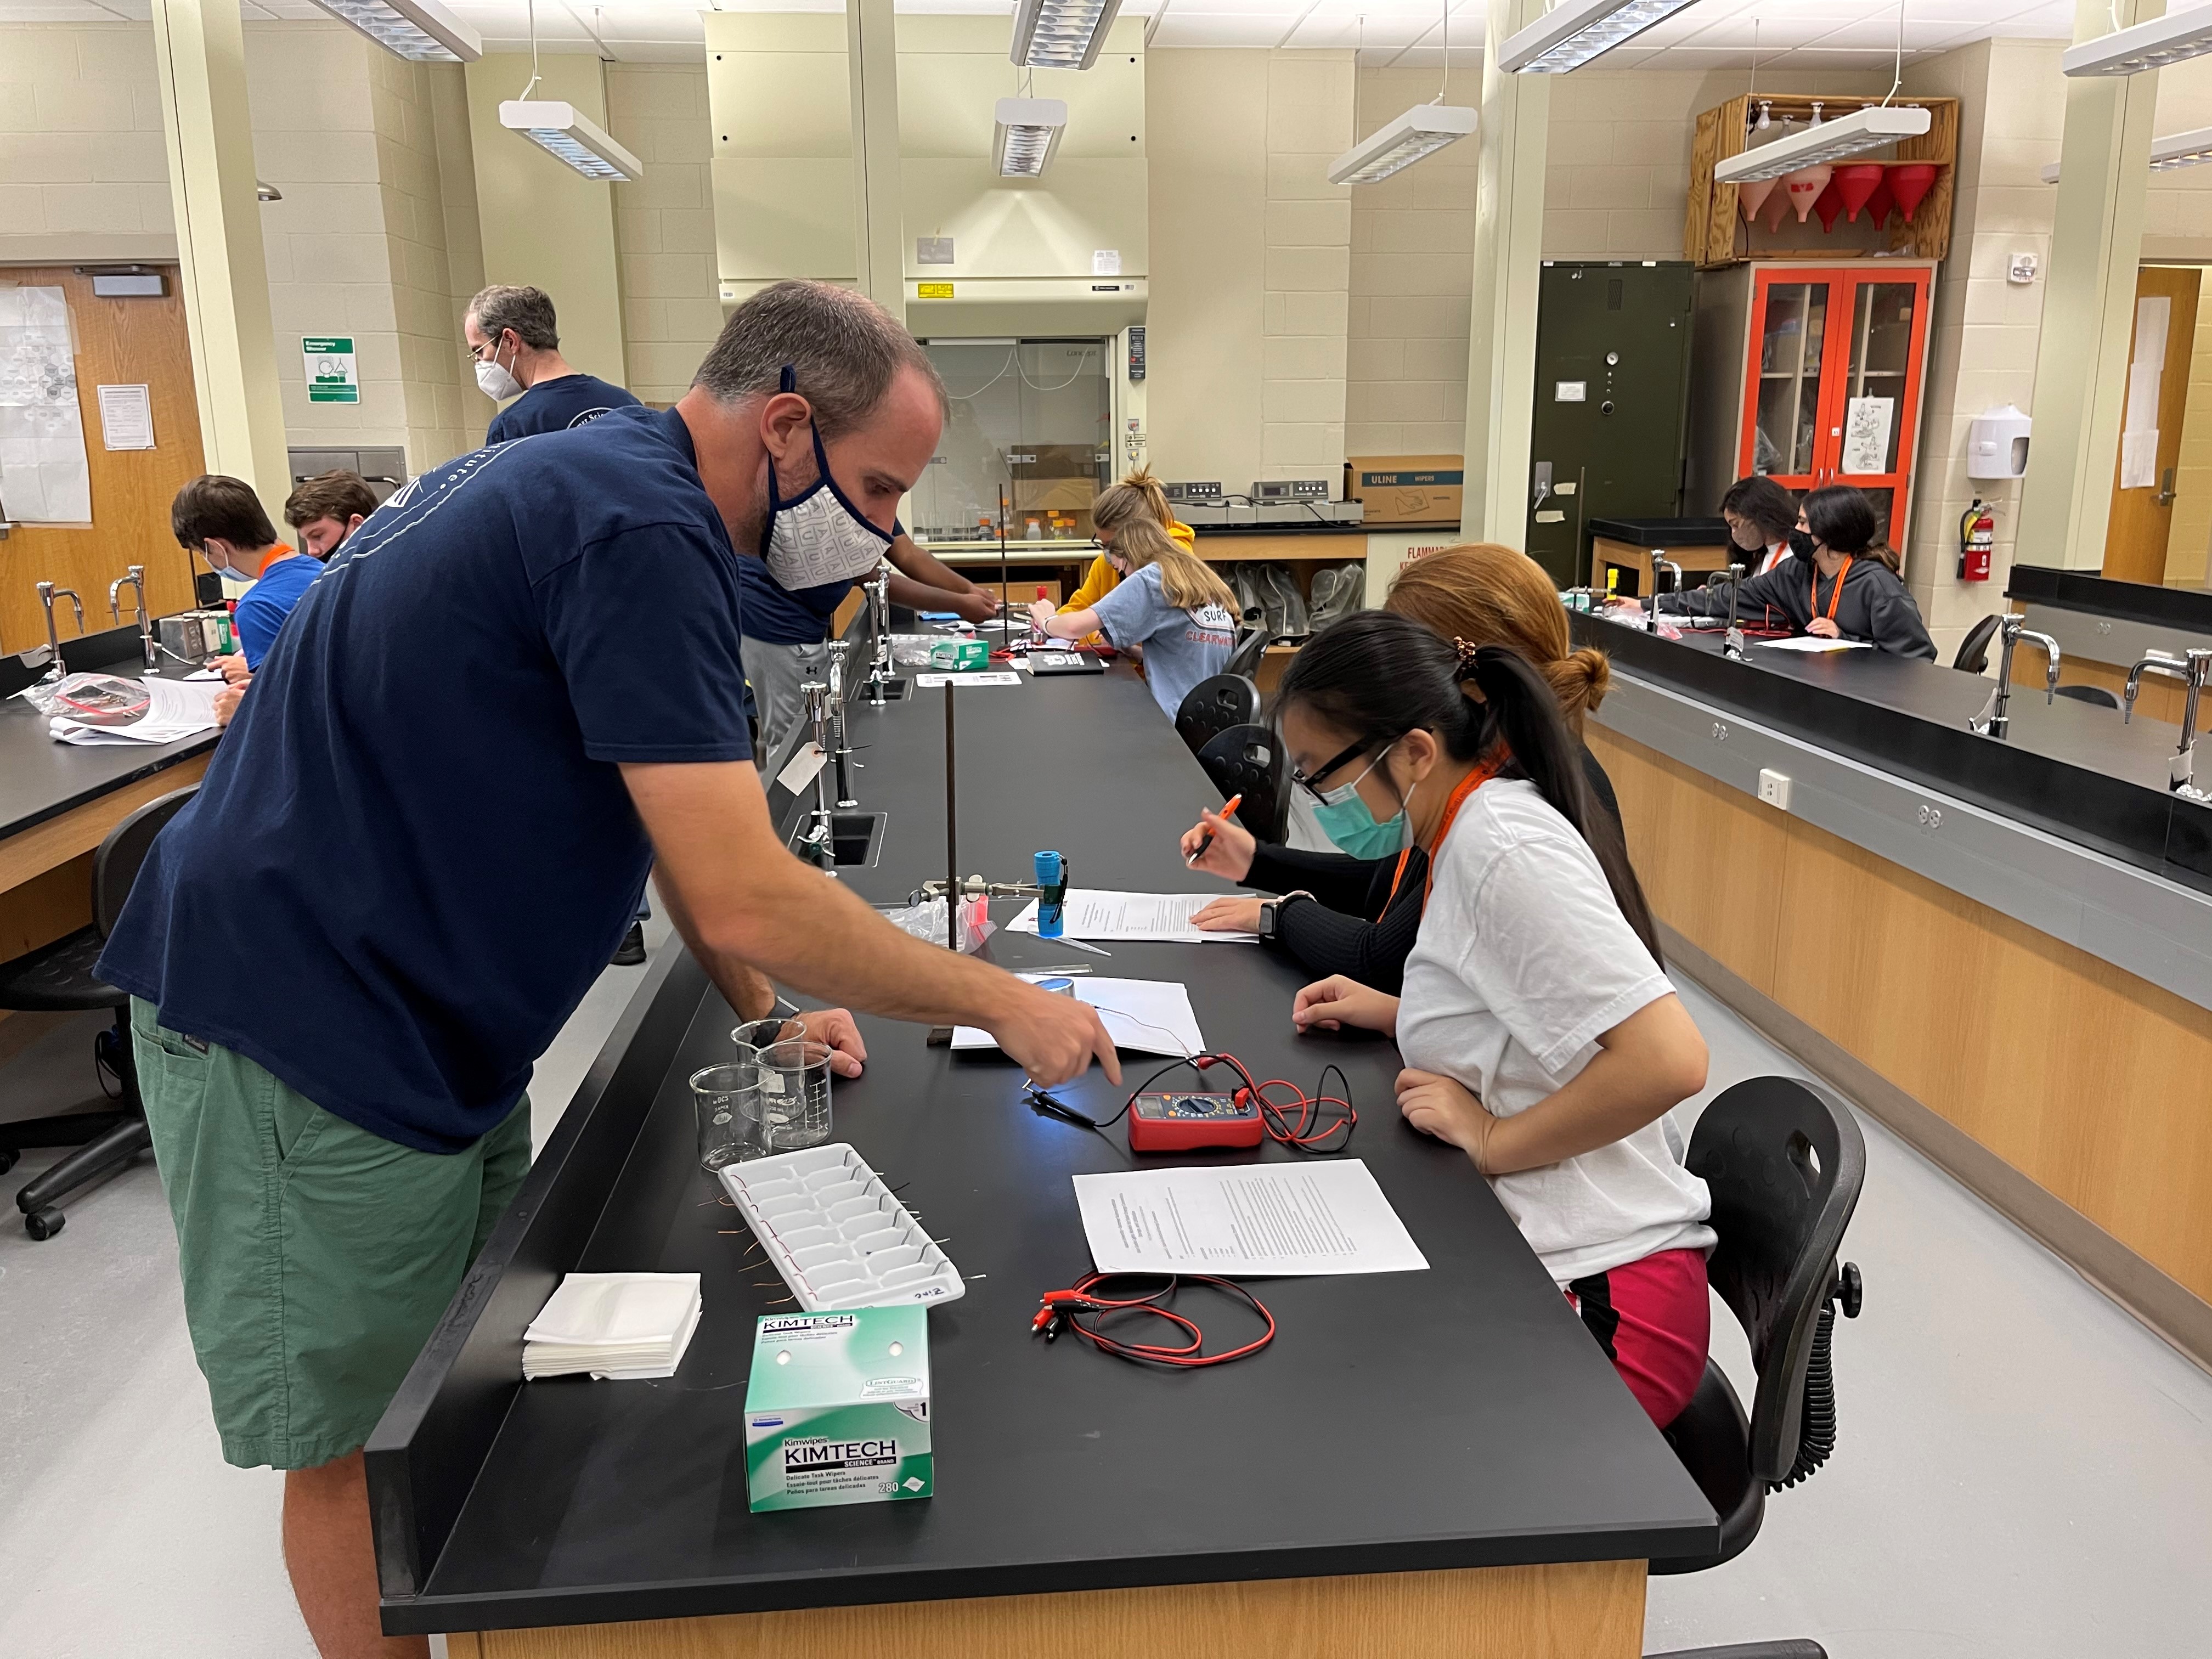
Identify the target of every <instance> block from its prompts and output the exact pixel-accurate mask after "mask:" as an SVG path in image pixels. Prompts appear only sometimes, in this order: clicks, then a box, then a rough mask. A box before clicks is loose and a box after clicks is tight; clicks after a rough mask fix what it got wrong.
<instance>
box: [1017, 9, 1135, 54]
mask: <svg viewBox="0 0 2212 1659" xmlns="http://www.w3.org/2000/svg"><path fill="white" fill-rule="evenodd" d="M1120 13H1121V0H1021V3H1020V4H1019V5H1018V6H1017V7H1016V8H1015V9H1014V43H1013V46H1012V48H1011V49H1010V50H1009V51H1008V52H1007V53H1006V57H1007V58H1008V59H1009V60H1011V61H1012V62H1013V63H1017V64H1021V65H1022V66H1023V67H1024V69H1068V70H1087V69H1089V68H1090V67H1091V65H1092V64H1095V63H1097V61H1098V53H1099V51H1100V49H1101V48H1102V47H1103V46H1105V44H1106V32H1107V31H1108V30H1109V29H1110V28H1112V27H1114V19H1115V17H1116V16H1117V15H1120Z"/></svg>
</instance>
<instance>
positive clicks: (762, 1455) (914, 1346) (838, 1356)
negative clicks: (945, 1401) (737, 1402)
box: [745, 1304, 935, 1511]
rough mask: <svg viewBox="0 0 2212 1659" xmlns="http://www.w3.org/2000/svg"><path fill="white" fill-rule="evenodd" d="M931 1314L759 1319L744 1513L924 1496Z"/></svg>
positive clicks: (927, 1487) (887, 1311)
mask: <svg viewBox="0 0 2212 1659" xmlns="http://www.w3.org/2000/svg"><path fill="white" fill-rule="evenodd" d="M934 1480H935V1475H934V1466H933V1461H932V1459H931V1456H930V1449H929V1310H928V1309H927V1307H926V1306H922V1305H920V1304H916V1305H914V1306H909V1307H899V1308H854V1309H853V1310H850V1311H849V1312H846V1313H817V1314H768V1315H763V1316H762V1317H761V1319H760V1321H759V1322H758V1324H757V1326H756V1328H755V1329H754V1332H753V1369H752V1375H751V1376H750V1377H749V1378H748V1379H747V1380H746V1383H745V1488H746V1493H747V1496H748V1497H749V1498H750V1502H751V1507H752V1508H753V1509H754V1510H756V1511H757V1510H805V1509H818V1508H820V1507H822V1506H823V1505H824V1504H880V1503H884V1502H886V1501H888V1500H890V1499H891V1498H927V1497H928V1496H929V1495H930V1493H931V1492H932V1491H933V1490H934Z"/></svg>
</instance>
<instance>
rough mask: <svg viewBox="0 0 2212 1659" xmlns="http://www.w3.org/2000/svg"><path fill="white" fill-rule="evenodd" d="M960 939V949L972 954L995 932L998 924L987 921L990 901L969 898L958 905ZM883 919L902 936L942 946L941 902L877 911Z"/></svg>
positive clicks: (924, 902)
mask: <svg viewBox="0 0 2212 1659" xmlns="http://www.w3.org/2000/svg"><path fill="white" fill-rule="evenodd" d="M960 908H961V929H962V937H961V941H960V948H961V950H962V951H973V950H975V949H976V948H977V947H978V946H979V945H981V944H982V943H983V941H984V940H985V939H988V938H990V937H991V935H992V934H994V933H997V932H998V931H999V925H998V923H996V922H994V921H992V920H991V902H990V900H988V899H987V898H971V899H965V900H963V901H962V902H961V907H960ZM878 915H881V916H882V917H883V919H884V921H888V922H889V923H890V925H891V926H892V927H896V928H897V929H898V930H899V931H900V932H901V933H911V934H913V935H914V936H915V938H916V939H920V940H921V941H922V942H923V943H924V944H925V945H936V946H937V947H938V948H939V949H940V950H942V949H943V948H944V945H945V901H944V900H943V899H941V898H933V899H924V900H922V901H921V902H920V903H919V904H901V905H893V906H891V907H890V908H888V909H884V910H879V911H878Z"/></svg>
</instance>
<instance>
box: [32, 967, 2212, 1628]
mask: <svg viewBox="0 0 2212 1659" xmlns="http://www.w3.org/2000/svg"><path fill="white" fill-rule="evenodd" d="M653 933H654V937H655V939H656V940H657V939H658V938H659V934H660V933H661V927H660V926H659V925H658V924H656V925H655V927H654V929H653ZM638 978H639V974H638V972H637V970H635V969H611V970H609V972H608V973H607V975H605V977H603V978H602V980H601V981H600V982H599V986H598V987H596V988H595V989H594V991H593V992H592V995H591V997H590V998H589V999H588V1000H586V1003H585V1005H584V1006H583V1007H582V1008H580V1009H579V1010H578V1012H577V1014H576V1017H575V1018H574V1019H573V1020H572V1021H570V1023H569V1024H568V1028H567V1030H564V1031H563V1032H562V1036H561V1039H560V1041H559V1042H557V1043H556V1044H555V1046H554V1048H553V1049H552V1051H551V1052H550V1053H549V1054H547V1056H546V1058H545V1060H544V1062H543V1063H542V1064H541V1065H540V1066H539V1068H538V1080H537V1082H536V1083H535V1084H534V1085H533V1087H532V1096H533V1098H534V1100H535V1101H536V1103H537V1112H536V1122H535V1126H534V1127H536V1128H537V1131H538V1138H539V1139H541V1140H542V1139H544V1133H545V1131H546V1129H547V1128H548V1127H550V1123H551V1122H552V1121H553V1120H554V1118H555V1117H556V1116H557V1115H558V1112H559V1110H560V1108H561V1106H562V1104H564V1103H566V1101H567V1100H568V1096H569V1093H570V1092H571V1091H573V1089H574V1085H575V1083H576V1081H577V1080H578V1079H580V1077H581V1076H582V1074H583V1072H584V1069H585V1067H586V1066H587V1065H588V1064H589V1063H590V1061H591V1058H592V1054H595V1053H596V1052H597V1050H598V1048H599V1044H600V1042H602V1040H603V1039H604V1037H605V1034H606V1031H607V1030H608V1029H609V1027H610V1026H611V1024H613V1021H614V1019H615V1017H616V1016H617V1013H618V1012H620V1009H621V1007H622V1006H623V1002H624V1001H625V1000H627V999H628V996H629V992H630V990H631V988H632V987H634V986H635V984H636V983H637V981H638ZM1687 995H1688V996H1689V999H1690V1000H1691V1003H1692V1007H1693V1009H1694V1011H1695V1012H1696V1013H1697V1016H1698V1019H1699V1024H1701V1025H1702V1026H1703V1027H1704V1029H1705V1034H1706V1036H1707V1038H1708V1040H1709V1041H1710V1042H1711V1045H1712V1048H1713V1057H1714V1066H1713V1090H1714V1091H1718V1090H1719V1089H1720V1088H1722V1087H1724V1086H1725V1085H1727V1084H1729V1083H1730V1082H1733V1081H1735V1079H1739V1078H1742V1077H1747V1076H1753V1075H1757V1074H1759V1073H1767V1072H1777V1071H1779V1072H1785V1073H1787V1072H1794V1071H1796V1067H1795V1066H1793V1065H1792V1064H1791V1063H1790V1061H1789V1060H1787V1059H1785V1058H1784V1056H1783V1055H1781V1054H1778V1053H1777V1052H1776V1051H1775V1050H1774V1049H1772V1048H1770V1047H1769V1046H1768V1045H1767V1044H1766V1043H1765V1042H1762V1041H1761V1040H1760V1039H1759V1037H1758V1036H1756V1035H1755V1034H1754V1033H1753V1032H1752V1031H1751V1030H1749V1028H1747V1026H1745V1025H1744V1024H1742V1023H1741V1021H1739V1020H1737V1019H1736V1018H1735V1017H1734V1016H1733V1015H1731V1014H1730V1013H1729V1012H1727V1011H1726V1010H1725V1009H1723V1008H1722V1007H1720V1006H1718V1005H1717V1004H1716V1003H1714V1002H1712V1001H1711V1000H1710V999H1708V998H1705V997H1704V996H1703V995H1702V994H1699V993H1697V992H1696V991H1694V990H1692V991H1690V992H1688V993H1687ZM87 1048H88V1042H85V1041H80V1040H78V1039H77V1038H76V1036H72V1039H71V1041H70V1042H68V1043H64V1044H55V1043H53V1042H52V1041H51V1040H50V1041H49V1042H48V1043H46V1044H42V1045H41V1046H40V1048H37V1049H33V1050H32V1051H31V1052H30V1053H28V1054H25V1055H23V1056H21V1057H20V1058H19V1059H18V1060H16V1061H15V1062H14V1063H13V1064H12V1065H11V1066H9V1067H8V1068H7V1069H6V1070H5V1071H4V1072H0V1112H14V1113H15V1114H16V1115H23V1114H22V1112H21V1111H18V1110H17V1109H16V1108H15V1106H14V1104H13V1103H15V1102H18V1101H26V1100H30V1099H33V1097H34V1095H33V1085H35V1086H36V1094H35V1098H36V1099H37V1101H38V1104H37V1105H36V1107H35V1109H37V1110H40V1111H44V1110H50V1109H52V1105H51V1101H52V1098H53V1094H52V1091H53V1090H55V1089H64V1090H66V1089H72V1088H73V1089H75V1090H76V1091H77V1092H78V1093H80V1094H87V1095H88V1094H89V1093H90V1091H91V1087H92V1082H91V1077H90V1070H89V1064H88V1060H86V1059H85V1054H86V1049H87ZM1701 1104H1702V1102H1699V1103H1692V1104H1691V1105H1690V1106H1687V1107H1686V1108H1684V1109H1683V1116H1684V1119H1685V1125H1684V1127H1688V1124H1689V1121H1692V1120H1693V1119H1694V1117H1695V1115H1696V1112H1697V1110H1698V1109H1699V1105H1701ZM1867 1142H1868V1161H1869V1173H1868V1183H1867V1194H1866V1198H1865V1200H1864V1202H1863V1204H1862V1206H1860V1210H1859V1212H1858V1217H1857V1221H1856V1222H1855V1223H1854V1225H1853V1226H1852V1229H1851V1232H1850V1238H1849V1241H1848V1246H1847V1253H1848V1254H1849V1255H1850V1257H1851V1258H1852V1259H1854V1260H1856V1261H1858V1262H1859V1264H1860V1265H1861V1266H1862V1267H1863V1268H1864V1269H1865V1272H1866V1279H1867V1306H1866V1312H1865V1315H1864V1316H1863V1317H1862V1318H1861V1319H1860V1320H1859V1321H1858V1322H1857V1323H1856V1324H1846V1325H1844V1326H1843V1327H1842V1328H1841V1331H1840V1334H1839V1335H1838V1341H1837V1356H1838V1358H1837V1373H1838V1391H1839V1395H1840V1401H1841V1415H1842V1438H1841V1442H1840V1443H1839V1445H1838V1449H1837V1451H1836V1455H1835V1459H1834V1461H1833V1462H1831V1463H1830V1464H1829V1465H1828V1467H1827V1468H1826V1469H1824V1470H1822V1471H1821V1472H1820V1474H1818V1475H1816V1476H1815V1477H1814V1479H1813V1480H1811V1481H1810V1482H1808V1483H1807V1484H1806V1485H1804V1486H1800V1487H1798V1488H1796V1490H1795V1491H1791V1492H1784V1493H1781V1494H1779V1495H1778V1497H1776V1498H1774V1499H1773V1501H1772V1503H1771V1506H1770V1507H1769V1509H1768V1511H1767V1520H1766V1527H1765V1532H1764V1533H1763V1534H1761V1536H1760V1537H1759V1541H1757V1543H1756V1544H1754V1545H1753V1547H1752V1548H1751V1550H1750V1551H1749V1552H1748V1553H1746V1554H1745V1555H1744V1556H1743V1557H1742V1558H1741V1559H1739V1560H1737V1561H1735V1562H1734V1563H1732V1564H1731V1565H1729V1566H1726V1567H1723V1568H1721V1569H1719V1570H1718V1571H1714V1572H1711V1573H1706V1574H1704V1575H1701V1576H1699V1577H1690V1578H1672V1579H1659V1580H1655V1581H1654V1582H1653V1583H1652V1586H1651V1595H1650V1616H1649V1620H1648V1625H1647V1645H1648V1646H1649V1647H1650V1648H1651V1649H1653V1650H1668V1649H1672V1648H1678V1647H1683V1646H1687V1645H1690V1644H1699V1643H1716V1642H1734V1641H1749V1640H1754V1639H1758V1638H1769V1637H1777V1636H1785V1635H1787V1636H1811V1637H1815V1638H1819V1639H1820V1641H1822V1642H1824V1643H1826V1644H1827V1646H1828V1649H1829V1651H1830V1652H1831V1654H1832V1655H1833V1656H1834V1659H1936V1656H1942V1659H1981V1656H1988V1659H2000V1656H2002V1659H2081V1656H2086V1655H2107V1654H2110V1655H2138V1654H2140V1655H2152V1654H2158V1655H2166V1654H2181V1653H2190V1652H2202V1651H2203V1650H2204V1646H2203V1644H2204V1632H2203V1589H2204V1586H2205V1585H2206V1584H2207V1583H2212V1376H2206V1375H2205V1374H2204V1373H2203V1372H2202V1371H2200V1370H2197V1368H2196V1367H2194V1366H2193V1365H2191V1364H2189V1363H2188V1362H2187V1361H2185V1360H2184V1359H2182V1358H2180V1357H2179V1356H2178V1355H2176V1354H2175V1353H2174V1352H2172V1350H2170V1349H2169V1348H2167V1347H2166V1346H2165V1345H2164V1344H2163V1343H2161V1342H2160V1341H2159V1340H2157V1339H2156V1338H2154V1337H2153V1336H2151V1335H2150V1334H2148V1333H2147V1332H2145V1331H2144V1330H2143V1329H2142V1328H2141V1327H2140V1326H2138V1325H2136V1323H2135V1322H2133V1321H2132V1320H2130V1318H2129V1317H2128V1316H2126V1315H2124V1314H2123V1313H2121V1312H2120V1311H2119V1310H2118V1309H2116V1308H2115V1307H2114V1306H2113V1305H2112V1304H2111V1303H2109V1302H2107V1301H2106V1299H2105V1297H2102V1296H2101V1295H2100V1294H2099V1293H2098V1292H2097V1291H2094V1290H2093V1289H2092V1288H2090V1287H2089V1286H2088V1285H2085V1284H2084V1283H2083V1282H2082V1281H2081V1279H2078V1278H2076V1277H2075V1275H2074V1274H2073V1273H2071V1272H2070V1271H2069V1270H2068V1269H2067V1268H2066V1267H2064V1266H2063V1265H2062V1264H2060V1263H2059V1262H2058V1261H2056V1260H2054V1259H2053V1258H2052V1257H2051V1255H2049V1254H2048V1253H2047V1252H2045V1250H2044V1249H2042V1248H2041V1247H2040V1246H2039V1245H2037V1244H2035V1243H2033V1241H2031V1240H2029V1239H2027V1237H2024V1236H2022V1235H2021V1233H2020V1232H2019V1231H2017V1230H2016V1229H2015V1228H2014V1227H2012V1226H2011V1225H2009V1224H2008V1223H2007V1222H2005V1221H2003V1220H2002V1219H2001V1218H1998V1217H1996V1215H1995V1214H1993V1213H1992V1212H1990V1211H1989V1210H1988V1209H1987V1208H1986V1207H1984V1206H1983V1205H1982V1204H1980V1203H1979V1202H1978V1200H1974V1199H1973V1198H1972V1197H1970V1196H1968V1195H1967V1194H1965V1193H1963V1192H1961V1191H1960V1189H1959V1188H1958V1187H1957V1186H1956V1185H1955V1184H1954V1183H1953V1182H1951V1181H1950V1180H1949V1179H1948V1178H1947V1177H1946V1176H1943V1175H1942V1174H1941V1173H1940V1172H1938V1171H1937V1170H1935V1169H1933V1168H1932V1167H1931V1166H1930V1165H1929V1164H1927V1163H1926V1162H1925V1161H1924V1160H1923V1159H1922V1158H1919V1157H1918V1156H1917V1154H1916V1153H1914V1152H1911V1150H1910V1149H1908V1148H1906V1147H1905V1146H1903V1145H1902V1144H1901V1143H1899V1141H1898V1140H1897V1139H1895V1138H1894V1137H1893V1136H1891V1135H1889V1134H1888V1133H1886V1132H1885V1131H1883V1130H1882V1129H1881V1128H1880V1127H1878V1126H1875V1125H1874V1124H1872V1123H1869V1124H1868V1125H1867ZM44 1158H45V1155H37V1154H34V1155H33V1156H32V1157H30V1158H26V1160H25V1162H24V1163H23V1164H21V1165H19V1166H18V1173H17V1174H16V1175H15V1176H11V1177H10V1178H9V1180H8V1182H6V1183H5V1184H6V1185H7V1186H8V1187H9V1188H10V1189H11V1190H12V1188H13V1187H14V1186H15V1184H17V1182H18V1181H19V1180H20V1178H21V1174H24V1173H27V1172H29V1171H31V1170H35V1169H36V1168H37V1167H39V1165H40V1163H41V1162H43V1161H44ZM1717 1328H1718V1327H1717ZM1723 1337H1724V1338H1726V1339H1732V1340H1723V1341H1722V1342H1719V1343H1717V1352H1720V1353H1721V1354H1722V1356H1723V1363H1724V1364H1727V1365H1728V1366H1729V1369H1730V1370H1731V1372H1732V1374H1733V1375H1735V1377H1736V1378H1737V1381H1738V1384H1739V1387H1740V1388H1745V1389H1747V1384H1748V1376H1749V1364H1748V1361H1747V1358H1746V1357H1745V1355H1744V1352H1743V1346H1742V1343H1741V1338H1740V1336H1737V1335H1736V1334H1735V1330H1734V1328H1733V1325H1732V1324H1730V1325H1729V1327H1728V1328H1727V1329H1726V1330H1725V1331H1724V1332H1723ZM0 1494H4V1497H5V1500H6V1501H5V1502H4V1503H0V1562H4V1563H5V1564H6V1566H5V1569H4V1571H0V1654H11V1655H12V1654H23V1655H33V1654H35V1655H38V1656H40V1659H112V1656H118V1655H123V1654H137V1653H159V1654H161V1655H162V1656H165V1659H203V1656H204V1659H217V1656H221V1659H312V1652H313V1650H312V1648H311V1647H310V1645H309V1644H308V1641H307V1633H306V1631H305V1629H304V1628H303V1627H302V1626H301V1623H300V1620H299V1617H298V1615H297V1613H295V1611H294V1609H293V1606H292V1601H291V1596H290V1593H289V1589H288V1588H287V1586H286V1583H285V1581H284V1577H283V1569H282V1566H281V1565H280V1563H279V1561H278V1559H277V1552H276V1500H277V1481H276V1477H275V1476H273V1475H272V1474H270V1473H269V1472H268V1471H266V1470H240V1469H232V1468H227V1467H226V1466H225V1465H224V1464H223V1462H222V1458H221V1456H220V1455H219V1454H218V1452H217V1449H216V1440H215V1436H214V1433H213V1431H212V1429H211V1428H210V1425H209V1422H208V1419H207V1409H206V1401H205V1396H204V1393H203V1392H202V1389H201V1385H200V1381H199V1376H198V1373H197V1370H195V1369H194V1367H193V1364H192V1358H191V1345H190V1343H189V1341H188V1340H187V1339H186V1336H185V1327H184V1319H183V1313H182V1310H181V1307H180V1305H179V1297H178V1292H177V1284H176V1276H175V1245H174V1242H173V1238H172V1236H171V1234H170V1231H169V1223H168V1216H167V1211H166V1209H165V1208H164V1206H163V1205H162V1202H161V1191H160V1188H159V1184H158V1182H157V1181H156V1178H155V1172H154V1170H153V1169H152V1168H151V1166H150V1164H143V1163H142V1164H140V1165H139V1166H137V1167H135V1168H133V1169H131V1170H129V1171H127V1172H125V1174H123V1175H122V1176H118V1178H116V1179H115V1180H113V1181H112V1182H109V1183H108V1184H107V1185H106V1187H105V1188H101V1189H100V1191H99V1192H97V1193H95V1194H91V1195H89V1196H88V1197H87V1198H85V1199H83V1200H80V1201H79V1202H78V1203H77V1204H76V1205H75V1206H72V1208H71V1212H70V1225H69V1227H68V1229H67V1231H64V1233H63V1234H62V1235H61V1237H58V1238H56V1239H54V1240H52V1242H50V1243H46V1244H33V1243H30V1242H29V1241H28V1240H27V1238H26V1237H24V1235H23V1233H22V1232H21V1229H20V1227H19V1226H17V1225H15V1224H14V1223H13V1222H12V1220H10V1221H7V1222H0Z"/></svg>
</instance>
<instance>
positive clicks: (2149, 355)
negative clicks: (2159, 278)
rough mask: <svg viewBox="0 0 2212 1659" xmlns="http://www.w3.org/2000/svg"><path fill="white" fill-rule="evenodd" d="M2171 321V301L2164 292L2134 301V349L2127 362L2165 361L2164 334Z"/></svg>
mask: <svg viewBox="0 0 2212 1659" xmlns="http://www.w3.org/2000/svg"><path fill="white" fill-rule="evenodd" d="M2172 323H2173V301H2172V298H2171V297H2169V296H2168V295H2164V294H2148V295H2144V296H2143V297H2142V299H2140V300H2137V301H2136V349H2135V350H2134V352H2133V353H2132V354H2130V357H2129V360H2128V361H2129V362H2136V363H2157V364H2160V366H2163V365H2164V364H2165V362H2166V330H2167V329H2169V328H2170V327H2172Z"/></svg>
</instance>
